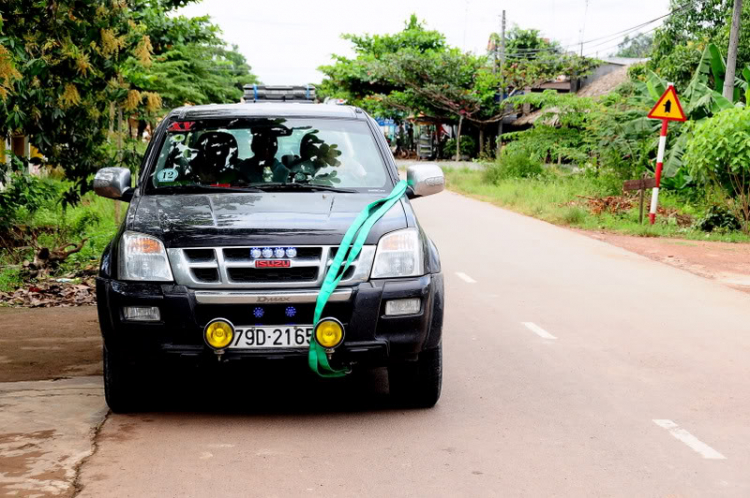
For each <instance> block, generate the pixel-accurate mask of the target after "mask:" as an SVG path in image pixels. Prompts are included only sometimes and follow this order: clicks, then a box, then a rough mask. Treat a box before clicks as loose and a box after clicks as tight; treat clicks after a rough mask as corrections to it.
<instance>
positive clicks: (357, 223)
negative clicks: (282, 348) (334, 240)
mask: <svg viewBox="0 0 750 498" xmlns="http://www.w3.org/2000/svg"><path fill="white" fill-rule="evenodd" d="M406 187H407V182H406V180H401V181H400V182H398V183H397V184H396V186H395V187H394V189H393V190H392V191H391V193H390V195H388V197H385V198H383V199H379V200H377V201H375V202H372V203H370V204H368V205H367V207H365V208H364V209H363V210H362V211H361V212H360V213H359V215H358V216H357V218H356V219H355V220H354V223H352V225H351V226H350V227H349V229H348V230H347V231H346V235H344V239H343V240H342V241H341V245H339V248H338V251H336V257H334V258H333V263H331V266H330V267H329V268H328V271H327V272H326V277H325V280H323V286H322V287H321V288H320V294H318V300H317V302H316V303H315V315H314V317H313V324H314V325H317V324H318V322H319V321H320V316H321V314H322V313H323V308H325V305H326V303H327V302H328V298H329V297H330V296H331V294H332V293H333V291H334V290H335V289H336V286H337V285H338V284H339V282H340V281H341V279H342V278H343V276H344V274H345V273H346V270H348V269H349V266H350V265H351V264H352V262H353V261H354V260H355V259H357V256H359V253H360V252H361V251H362V246H364V244H365V241H366V240H367V235H368V234H369V233H370V229H371V228H372V227H373V225H375V223H377V221H378V220H379V219H380V218H382V217H383V215H384V214H385V213H387V212H388V210H389V209H391V208H392V207H393V205H394V204H396V202H398V200H399V199H400V198H401V196H402V195H404V193H406ZM355 236H356V239H355ZM352 240H354V243H353V244H352ZM344 259H346V262H344ZM342 264H343V268H342ZM307 362H308V364H309V365H310V369H311V370H312V371H313V372H315V373H316V374H318V375H319V376H321V377H328V378H332V377H343V376H344V375H346V374H347V373H349V372H348V370H335V369H333V368H331V365H330V364H329V363H328V356H327V355H326V351H325V348H323V347H322V346H321V345H320V344H318V343H317V342H315V338H314V337H313V338H311V339H310V351H309V353H308V355H307Z"/></svg>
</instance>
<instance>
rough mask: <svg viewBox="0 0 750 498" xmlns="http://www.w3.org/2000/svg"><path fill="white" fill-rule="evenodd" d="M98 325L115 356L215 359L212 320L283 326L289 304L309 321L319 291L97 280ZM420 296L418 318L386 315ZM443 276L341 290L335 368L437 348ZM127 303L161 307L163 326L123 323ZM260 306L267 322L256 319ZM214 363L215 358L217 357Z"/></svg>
mask: <svg viewBox="0 0 750 498" xmlns="http://www.w3.org/2000/svg"><path fill="white" fill-rule="evenodd" d="M96 291H97V300H98V310H99V322H100V324H101V329H102V336H103V338H104V342H105V344H106V346H107V348H108V349H109V350H110V351H118V352H121V353H122V354H125V355H127V356H130V357H132V358H139V359H146V358H151V359H158V358H164V357H171V358H175V357H181V358H193V359H206V358H212V359H214V358H215V356H216V355H215V354H214V352H213V351H212V350H211V349H209V348H208V347H207V346H206V345H205V344H204V342H203V329H204V327H205V325H206V324H207V323H208V322H209V321H210V320H211V319H213V318H218V317H222V318H226V319H229V320H230V321H231V322H232V323H234V324H235V325H237V326H239V325H259V326H260V325H263V326H273V325H284V324H288V323H289V320H290V319H289V318H287V317H286V316H285V314H284V310H285V309H286V307H287V306H289V305H293V306H295V308H296V309H297V310H298V314H297V316H295V318H294V323H295V324H300V325H302V324H311V323H312V320H313V313H314V309H315V299H316V297H317V291H312V292H311V291H310V290H309V289H305V290H294V289H289V290H285V291H275V292H273V293H269V292H263V291H258V292H254V291H247V290H242V291H230V290H226V291H210V292H209V291H196V290H192V289H188V288H186V287H184V286H178V285H173V284H154V283H137V282H121V281H116V280H111V279H106V278H101V277H100V278H98V279H97V284H96ZM410 297H418V298H420V299H421V300H422V306H421V310H420V312H419V313H417V314H413V315H405V316H385V302H386V301H387V300H390V299H401V298H410ZM443 299H444V296H443V276H442V274H440V273H436V274H428V275H425V276H422V277H418V278H407V279H385V280H374V281H370V282H365V283H361V284H359V285H356V286H352V287H344V288H341V289H337V291H336V293H335V294H334V295H333V296H332V297H331V299H330V300H329V302H328V304H327V305H326V308H325V310H324V311H323V316H324V317H325V316H333V317H335V318H337V319H339V320H340V321H341V322H342V323H343V324H344V326H345V328H346V340H345V341H344V344H343V345H342V346H340V347H339V348H338V349H337V350H336V353H335V354H334V359H335V362H336V363H340V364H354V363H366V364H369V365H373V366H378V365H385V364H387V363H388V362H389V361H392V360H409V359H414V358H416V356H417V355H418V354H419V353H420V352H421V351H424V350H427V349H432V348H435V347H437V345H438V344H439V343H440V340H441V336H442V327H443ZM124 306H156V307H158V308H159V310H160V313H161V321H159V322H133V321H127V320H124V319H123V316H122V308H123V307H124ZM258 307H261V308H262V309H263V311H264V318H263V319H262V320H260V321H259V320H258V319H256V318H254V315H253V311H254V309H255V308H258ZM306 355H307V349H306V348H302V349H300V348H297V349H284V348H278V349H256V350H237V349H230V350H226V352H225V353H224V354H223V355H222V359H223V360H225V361H234V360H247V359H251V360H252V359H254V360H258V361H260V360H277V359H288V358H298V359H299V358H304V357H306ZM213 361H216V360H215V359H214V360H213Z"/></svg>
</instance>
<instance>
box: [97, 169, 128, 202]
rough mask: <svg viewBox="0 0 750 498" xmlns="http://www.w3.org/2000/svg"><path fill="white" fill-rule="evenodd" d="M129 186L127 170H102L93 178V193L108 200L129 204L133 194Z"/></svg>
mask: <svg viewBox="0 0 750 498" xmlns="http://www.w3.org/2000/svg"><path fill="white" fill-rule="evenodd" d="M130 185H131V181H130V170H129V169H128V168H102V169H100V170H99V171H97V172H96V176H95V177H94V192H96V195H98V196H101V197H107V198H108V199H117V200H119V201H125V202H130V199H132V198H133V192H134V190H133V188H132V187H131V186H130Z"/></svg>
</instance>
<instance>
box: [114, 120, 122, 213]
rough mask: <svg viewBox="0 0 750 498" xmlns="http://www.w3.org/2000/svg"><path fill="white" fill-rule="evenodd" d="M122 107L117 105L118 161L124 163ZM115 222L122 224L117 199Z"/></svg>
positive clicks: (120, 163)
mask: <svg viewBox="0 0 750 498" xmlns="http://www.w3.org/2000/svg"><path fill="white" fill-rule="evenodd" d="M122 133H123V130H122V107H120V106H117V163H118V165H122ZM115 223H116V224H117V225H119V224H120V201H115Z"/></svg>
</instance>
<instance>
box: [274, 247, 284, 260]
mask: <svg viewBox="0 0 750 498" xmlns="http://www.w3.org/2000/svg"><path fill="white" fill-rule="evenodd" d="M273 255H274V256H276V257H277V258H283V257H284V248H283V247H277V248H276V249H274V250H273Z"/></svg>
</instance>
